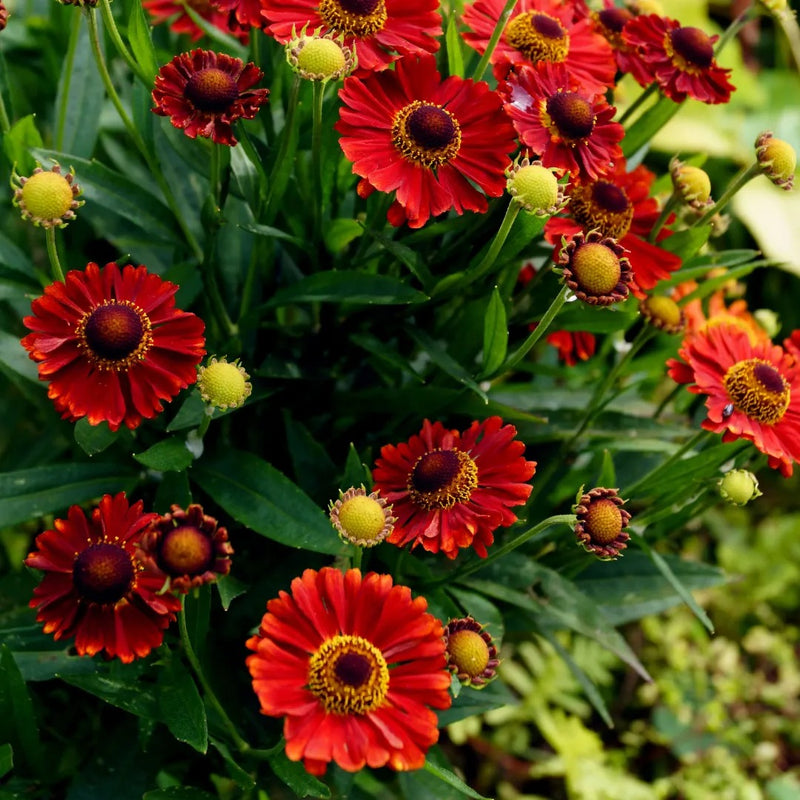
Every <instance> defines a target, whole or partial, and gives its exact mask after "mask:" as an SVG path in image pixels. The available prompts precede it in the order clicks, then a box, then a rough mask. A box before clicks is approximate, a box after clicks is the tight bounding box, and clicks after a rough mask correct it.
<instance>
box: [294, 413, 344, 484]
mask: <svg viewBox="0 0 800 800" xmlns="http://www.w3.org/2000/svg"><path fill="white" fill-rule="evenodd" d="M283 422H284V425H285V426H286V443H287V444H288V445H289V455H290V457H291V459H292V468H293V471H294V475H295V479H296V482H297V485H298V486H299V487H300V488H301V489H302V490H303V491H304V492H306V493H307V494H309V495H311V496H312V497H327V496H328V495H329V494H330V491H331V487H332V486H333V484H334V481H335V478H336V465H335V464H334V463H333V461H331V459H330V456H329V455H328V453H327V452H326V451H325V448H324V447H323V446H322V445H321V444H320V443H319V442H318V441H317V440H316V439H315V438H314V437H313V436H312V435H311V432H310V431H309V430H308V428H306V426H305V425H303V424H302V423H301V422H297V421H296V420H295V419H294V418H293V417H292V415H291V414H290V413H289V411H288V410H287V409H284V411H283Z"/></svg>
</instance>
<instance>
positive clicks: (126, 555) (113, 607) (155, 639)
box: [25, 492, 180, 663]
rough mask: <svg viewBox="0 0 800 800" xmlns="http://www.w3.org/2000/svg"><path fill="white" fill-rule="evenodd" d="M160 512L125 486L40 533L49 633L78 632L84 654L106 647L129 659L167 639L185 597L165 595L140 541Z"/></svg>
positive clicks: (40, 600) (34, 556) (38, 555)
mask: <svg viewBox="0 0 800 800" xmlns="http://www.w3.org/2000/svg"><path fill="white" fill-rule="evenodd" d="M155 516H156V515H155V514H143V513H142V502H141V500H140V501H138V502H136V503H134V504H133V505H129V504H128V501H127V499H126V498H125V494H124V492H121V493H120V494H118V495H116V496H114V497H112V496H111V495H108V494H106V495H104V496H103V498H102V499H101V500H100V503H99V505H98V506H97V507H96V508H94V509H93V510H92V513H91V516H90V517H89V518H88V519H87V517H86V515H85V514H84V512H83V511H82V510H81V509H80V508H79V507H78V506H72V507H71V508H70V509H69V512H68V516H67V519H57V520H56V521H55V523H54V525H53V529H52V530H46V531H45V532H44V533H40V534H39V536H37V537H36V550H35V551H34V552H32V553H31V554H30V555H29V556H28V557H27V558H26V559H25V563H26V564H27V565H28V566H29V567H33V568H35V569H40V570H43V571H44V573H45V574H44V577H43V578H42V581H41V583H40V584H39V585H38V586H37V587H36V588H35V589H34V591H33V598H32V599H31V602H30V605H31V607H32V608H35V609H36V610H37V613H36V619H37V620H38V621H39V622H43V623H44V632H45V633H52V634H53V636H54V638H55V639H62V638H71V637H75V649H76V650H77V652H78V653H79V654H80V655H88V656H93V655H95V654H96V653H99V652H101V651H103V652H105V654H106V655H108V656H109V657H112V658H119V659H120V660H121V661H124V662H125V663H129V662H131V661H133V659H134V658H142V657H144V656H146V655H147V654H148V653H149V652H150V651H151V650H152V649H153V648H154V647H158V646H159V645H160V644H161V642H162V640H163V638H164V629H165V628H166V627H167V626H168V625H169V623H170V622H171V621H172V620H174V619H175V612H176V611H178V610H179V609H180V600H178V599H177V598H176V597H174V596H172V595H170V594H159V590H160V589H161V587H162V586H163V584H164V579H165V576H164V574H163V573H162V572H161V571H160V570H158V569H157V568H156V567H155V566H154V565H153V564H152V563H150V562H147V561H142V560H140V559H139V557H138V550H137V548H138V543H139V540H140V538H141V536H142V533H143V531H144V530H145V529H146V528H147V526H148V525H149V524H150V522H151V520H152V519H153V518H154V517H155Z"/></svg>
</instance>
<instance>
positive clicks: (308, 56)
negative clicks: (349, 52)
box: [297, 37, 347, 78]
mask: <svg viewBox="0 0 800 800" xmlns="http://www.w3.org/2000/svg"><path fill="white" fill-rule="evenodd" d="M297 66H298V67H299V68H300V70H301V71H302V73H304V74H305V75H322V76H324V77H326V78H333V77H338V76H340V75H342V73H343V72H344V70H345V68H346V67H347V59H346V58H345V54H344V50H343V49H342V45H340V44H339V42H337V41H334V40H333V39H326V38H320V37H312V38H309V39H306V40H305V41H304V43H303V48H302V50H300V52H299V53H298V54H297Z"/></svg>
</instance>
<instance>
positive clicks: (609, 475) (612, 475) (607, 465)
mask: <svg viewBox="0 0 800 800" xmlns="http://www.w3.org/2000/svg"><path fill="white" fill-rule="evenodd" d="M616 485H617V471H616V470H615V469H614V459H613V458H612V457H611V452H610V451H609V450H603V464H602V466H601V467H600V474H599V475H598V476H597V481H596V482H595V486H616Z"/></svg>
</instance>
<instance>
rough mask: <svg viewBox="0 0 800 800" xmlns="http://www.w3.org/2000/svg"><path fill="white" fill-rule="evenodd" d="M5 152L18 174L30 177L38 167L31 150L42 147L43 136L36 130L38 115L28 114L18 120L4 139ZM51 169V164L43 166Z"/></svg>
mask: <svg viewBox="0 0 800 800" xmlns="http://www.w3.org/2000/svg"><path fill="white" fill-rule="evenodd" d="M2 141H3V152H4V153H5V154H6V156H7V157H8V160H9V161H10V162H11V163H12V165H15V169H16V170H17V174H19V175H26V176H27V175H30V174H31V173H32V172H33V170H34V168H35V167H36V162H35V161H34V158H33V156H32V155H30V150H31V149H32V148H34V147H41V146H42V136H41V134H40V133H39V131H38V129H37V128H36V115H35V114H28V116H27V117H22V119H19V120H17V121H16V122H15V123H14V124H13V125H12V126H11V130H10V131H8V133H6V134H4V135H3V137H2ZM43 166H46V167H48V168H49V166H50V165H49V164H47V165H43Z"/></svg>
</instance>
